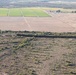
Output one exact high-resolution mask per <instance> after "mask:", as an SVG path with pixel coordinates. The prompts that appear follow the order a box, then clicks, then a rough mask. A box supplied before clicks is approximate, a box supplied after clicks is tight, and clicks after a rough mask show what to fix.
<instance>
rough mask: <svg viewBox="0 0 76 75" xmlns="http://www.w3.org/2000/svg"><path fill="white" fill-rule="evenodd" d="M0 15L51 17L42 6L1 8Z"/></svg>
mask: <svg viewBox="0 0 76 75" xmlns="http://www.w3.org/2000/svg"><path fill="white" fill-rule="evenodd" d="M0 16H10V17H19V16H24V17H49V16H50V15H48V14H47V13H45V12H44V11H43V9H41V8H0Z"/></svg>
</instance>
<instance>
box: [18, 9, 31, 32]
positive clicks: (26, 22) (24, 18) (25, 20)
mask: <svg viewBox="0 0 76 75" xmlns="http://www.w3.org/2000/svg"><path fill="white" fill-rule="evenodd" d="M20 11H21V15H22V17H23V20H24V22H25V24H27V26H28V27H29V30H30V31H32V27H31V26H30V24H29V23H28V21H27V19H26V17H24V15H23V12H22V9H20Z"/></svg>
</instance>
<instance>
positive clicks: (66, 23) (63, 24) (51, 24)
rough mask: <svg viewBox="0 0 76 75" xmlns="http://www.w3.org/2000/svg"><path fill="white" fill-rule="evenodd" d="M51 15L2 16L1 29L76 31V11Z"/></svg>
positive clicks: (0, 19)
mask: <svg viewBox="0 0 76 75" xmlns="http://www.w3.org/2000/svg"><path fill="white" fill-rule="evenodd" d="M49 14H50V15H51V17H0V29H1V30H15V31H18V30H21V31H23V30H28V31H50V32H75V31H76V14H75V13H49Z"/></svg>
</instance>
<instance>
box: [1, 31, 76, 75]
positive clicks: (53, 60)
mask: <svg viewBox="0 0 76 75" xmlns="http://www.w3.org/2000/svg"><path fill="white" fill-rule="evenodd" d="M4 35H5V36H4ZM12 35H13V36H12ZM14 35H15V33H10V32H7V33H3V34H1V35H0V75H76V39H74V38H71V39H70V38H68V39H66V38H63V39H62V38H35V37H18V36H16V35H15V36H14Z"/></svg>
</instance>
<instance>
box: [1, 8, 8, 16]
mask: <svg viewBox="0 0 76 75" xmlns="http://www.w3.org/2000/svg"><path fill="white" fill-rule="evenodd" d="M7 15H8V9H6V8H0V16H7Z"/></svg>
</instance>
